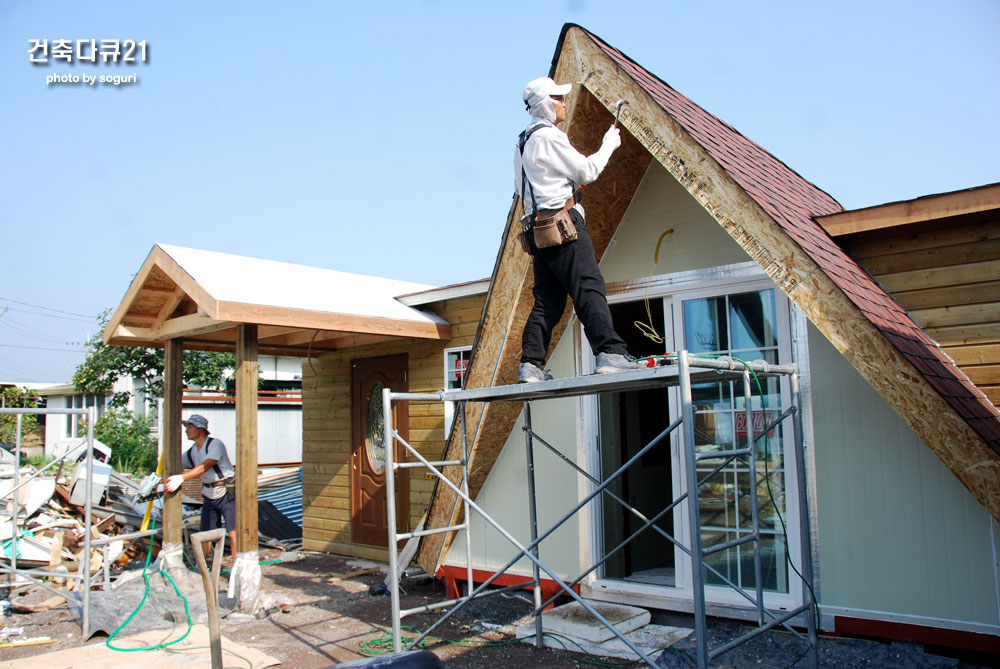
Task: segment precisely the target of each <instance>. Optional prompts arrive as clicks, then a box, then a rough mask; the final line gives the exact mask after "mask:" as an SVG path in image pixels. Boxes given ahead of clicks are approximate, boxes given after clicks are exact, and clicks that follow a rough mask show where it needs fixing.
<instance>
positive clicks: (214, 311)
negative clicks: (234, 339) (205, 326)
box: [155, 244, 222, 320]
mask: <svg viewBox="0 0 1000 669" xmlns="http://www.w3.org/2000/svg"><path fill="white" fill-rule="evenodd" d="M155 248H156V249H157V250H159V252H160V254H161V257H162V259H163V262H162V264H161V265H159V267H160V269H161V270H163V273H164V274H166V275H167V276H168V277H170V279H171V281H173V282H174V283H176V284H177V285H178V287H180V289H181V290H183V291H184V292H185V293H186V294H187V296H188V297H190V298H191V299H192V300H194V302H195V303H196V304H197V305H198V307H199V308H200V309H201V310H202V311H203V312H205V315H207V316H208V317H210V318H214V319H216V320H222V319H220V318H219V316H218V311H219V309H218V305H217V304H216V299H215V297H214V296H212V295H211V294H210V293H209V292H208V291H207V290H205V289H204V288H203V287H202V285H201V284H200V283H198V280H197V279H195V278H194V277H193V276H192V275H191V274H190V273H189V272H188V271H187V270H186V269H184V267H183V266H182V265H181V264H180V263H179V262H178V261H177V260H175V259H174V258H173V256H171V255H170V254H169V253H168V252H167V250H166V249H164V248H163V247H161V246H160V245H159V244H157V245H156V247H155Z"/></svg>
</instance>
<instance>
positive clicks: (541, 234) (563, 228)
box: [533, 208, 577, 249]
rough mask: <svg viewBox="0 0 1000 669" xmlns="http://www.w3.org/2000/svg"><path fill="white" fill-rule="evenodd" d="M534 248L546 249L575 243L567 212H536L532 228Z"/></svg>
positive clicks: (571, 223)
mask: <svg viewBox="0 0 1000 669" xmlns="http://www.w3.org/2000/svg"><path fill="white" fill-rule="evenodd" d="M533 232H534V236H535V246H537V247H538V248H540V249H547V248H549V247H550V246H559V245H561V244H565V243H566V242H575V241H576V237H577V233H576V226H575V225H573V219H572V218H570V216H569V211H567V210H566V209H565V208H563V209H555V210H552V209H543V210H541V211H540V212H538V216H537V217H536V218H535V225H534V227H533Z"/></svg>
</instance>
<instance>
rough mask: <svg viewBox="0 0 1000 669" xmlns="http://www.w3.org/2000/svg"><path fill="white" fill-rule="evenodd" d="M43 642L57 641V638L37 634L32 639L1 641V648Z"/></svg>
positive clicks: (33, 644) (35, 644)
mask: <svg viewBox="0 0 1000 669" xmlns="http://www.w3.org/2000/svg"><path fill="white" fill-rule="evenodd" d="M43 643H56V640H55V639H53V638H52V637H47V636H36V637H34V638H31V639H18V640H17V641H6V642H4V643H0V648H14V647H15V646H37V645H39V644H43Z"/></svg>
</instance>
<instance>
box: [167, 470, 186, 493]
mask: <svg viewBox="0 0 1000 669" xmlns="http://www.w3.org/2000/svg"><path fill="white" fill-rule="evenodd" d="M182 483H184V477H183V476H181V475H180V474H174V475H173V476H171V477H170V478H168V479H167V483H166V488H167V492H174V491H175V490H177V489H178V488H180V487H181V484H182Z"/></svg>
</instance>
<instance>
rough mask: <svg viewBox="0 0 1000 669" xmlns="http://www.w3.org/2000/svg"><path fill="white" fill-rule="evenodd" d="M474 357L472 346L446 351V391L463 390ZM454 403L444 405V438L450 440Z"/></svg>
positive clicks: (457, 347)
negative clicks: (470, 360)
mask: <svg viewBox="0 0 1000 669" xmlns="http://www.w3.org/2000/svg"><path fill="white" fill-rule="evenodd" d="M471 357H472V347H471V346H456V347H454V348H446V349H445V350H444V389H445V390H461V389H462V385H463V384H464V383H465V372H466V370H467V369H468V368H469V359H470V358H471ZM454 404H455V403H454V402H445V403H444V436H445V439H447V438H448V434H449V432H451V422H452V420H453V419H454V412H455V407H454V406H453V405H454Z"/></svg>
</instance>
